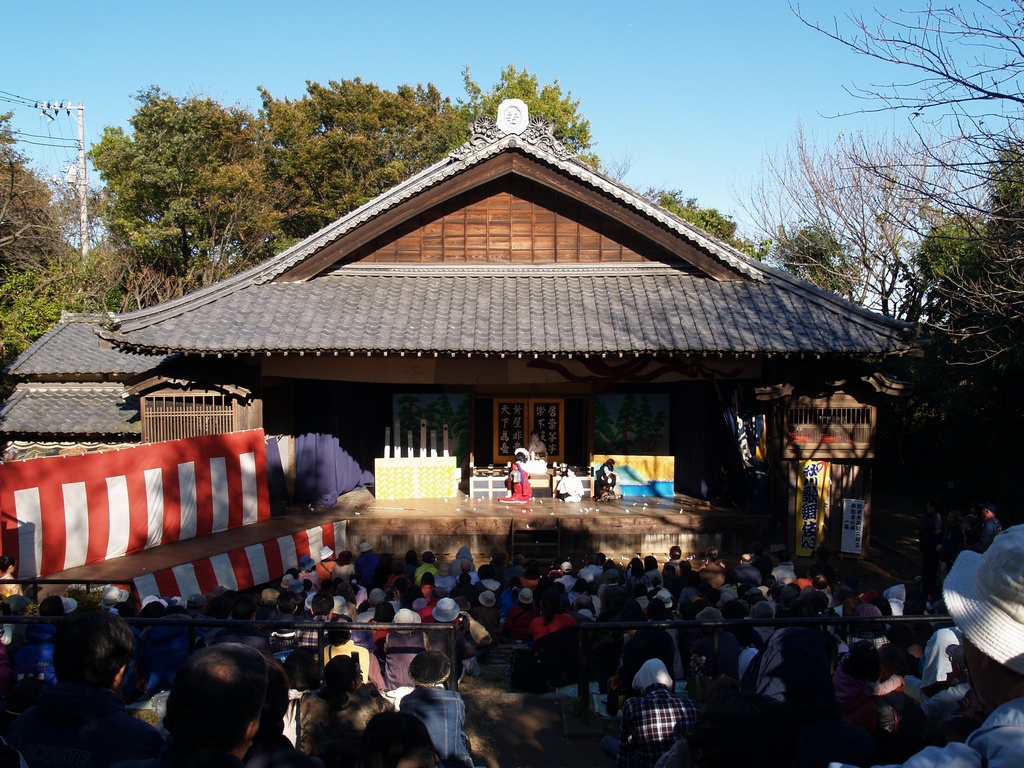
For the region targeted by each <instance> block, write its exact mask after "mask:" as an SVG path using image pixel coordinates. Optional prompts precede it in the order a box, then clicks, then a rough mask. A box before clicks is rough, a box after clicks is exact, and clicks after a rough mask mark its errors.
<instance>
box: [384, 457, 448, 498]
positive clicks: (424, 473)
mask: <svg viewBox="0 0 1024 768" xmlns="http://www.w3.org/2000/svg"><path fill="white" fill-rule="evenodd" d="M373 468H374V478H375V480H376V497H377V498H378V499H450V498H453V497H454V496H456V495H457V494H458V492H459V477H458V474H457V472H458V465H457V464H456V459H455V457H454V456H429V457H419V458H415V457H414V458H401V459H376V460H375V461H374V466H373Z"/></svg>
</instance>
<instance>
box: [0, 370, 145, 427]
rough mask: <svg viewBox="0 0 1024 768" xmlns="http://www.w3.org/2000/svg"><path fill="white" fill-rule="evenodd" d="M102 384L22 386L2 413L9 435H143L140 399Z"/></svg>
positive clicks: (113, 385)
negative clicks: (125, 397)
mask: <svg viewBox="0 0 1024 768" xmlns="http://www.w3.org/2000/svg"><path fill="white" fill-rule="evenodd" d="M123 394H124V387H123V386H122V385H121V384H116V383H101V384H19V385H18V386H17V387H16V388H15V390H14V394H12V395H11V396H10V397H9V398H8V399H7V401H6V402H5V403H4V405H3V408H2V409H0V432H3V433H6V434H8V435H12V434H31V435H130V434H137V433H140V432H141V431H142V429H141V425H140V423H139V400H138V398H137V397H131V398H128V399H122V396H123Z"/></svg>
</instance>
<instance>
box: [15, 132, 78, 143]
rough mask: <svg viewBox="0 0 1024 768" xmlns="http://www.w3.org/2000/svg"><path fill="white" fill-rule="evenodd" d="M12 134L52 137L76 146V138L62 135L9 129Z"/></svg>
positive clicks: (31, 137)
mask: <svg viewBox="0 0 1024 768" xmlns="http://www.w3.org/2000/svg"><path fill="white" fill-rule="evenodd" d="M11 133H12V134H13V135H14V136H27V137H28V138H30V139H53V140H54V141H67V142H70V143H71V144H72V145H73V146H78V139H73V138H67V139H65V138H64V137H63V136H54V135H52V134H46V133H26V132H25V131H11Z"/></svg>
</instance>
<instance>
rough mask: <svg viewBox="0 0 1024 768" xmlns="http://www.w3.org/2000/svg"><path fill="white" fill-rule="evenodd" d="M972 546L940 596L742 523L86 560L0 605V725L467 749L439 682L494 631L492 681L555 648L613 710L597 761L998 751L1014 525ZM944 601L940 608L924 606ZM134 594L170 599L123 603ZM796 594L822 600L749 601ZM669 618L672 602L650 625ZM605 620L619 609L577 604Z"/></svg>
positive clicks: (806, 763)
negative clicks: (179, 565)
mask: <svg viewBox="0 0 1024 768" xmlns="http://www.w3.org/2000/svg"><path fill="white" fill-rule="evenodd" d="M940 543H941V542H940ZM982 549H983V548H982V546H981V545H980V544H979V545H978V546H976V547H975V548H973V549H971V548H962V549H961V551H960V552H959V553H958V556H957V558H956V560H955V562H954V563H953V565H952V567H951V568H950V570H949V571H948V572H947V573H945V574H944V593H943V596H944V597H939V596H938V595H936V594H932V595H931V596H926V595H924V594H922V592H921V591H920V589H919V588H918V586H917V585H916V584H911V585H909V586H910V589H908V588H907V586H905V585H902V584H893V585H890V586H889V588H887V589H884V590H882V591H879V590H877V589H861V588H860V586H859V585H858V583H857V582H856V580H855V579H852V578H850V577H847V578H846V579H845V580H843V579H842V578H840V576H839V575H838V574H837V572H836V569H835V568H834V567H833V565H832V564H831V563H830V561H829V554H828V552H827V551H826V550H824V549H819V550H818V551H817V552H816V556H815V558H814V560H813V562H811V563H809V564H807V565H801V566H800V567H799V568H798V567H797V566H796V565H795V564H794V560H793V558H792V557H791V556H790V555H789V553H787V552H785V551H776V552H774V553H773V554H768V553H767V552H766V551H765V547H763V546H761V545H760V544H757V543H754V544H752V546H750V547H749V550H750V551H749V552H746V553H743V554H741V555H739V556H738V557H735V558H729V559H728V560H727V559H726V558H723V557H722V556H721V554H720V553H719V552H718V551H717V550H716V549H714V548H709V549H707V550H706V551H705V552H703V554H702V556H700V557H698V558H684V557H683V553H682V551H681V549H680V548H679V547H672V548H671V549H670V551H669V552H668V553H667V557H662V558H659V557H655V556H653V555H651V556H647V557H645V558H640V557H636V558H633V559H631V560H630V561H629V562H628V563H624V562H616V561H615V560H614V559H613V558H609V557H605V556H604V555H603V554H601V553H593V554H591V555H589V556H588V557H587V558H586V562H585V563H580V564H579V565H580V566H581V567H577V566H576V565H574V564H573V563H572V562H570V561H566V562H561V563H541V562H538V561H536V560H527V559H525V558H524V557H522V556H521V555H517V556H516V557H514V558H509V557H508V556H507V555H506V554H505V553H500V552H499V553H495V554H493V555H492V556H491V557H489V558H488V561H487V562H482V563H479V564H478V563H477V562H476V560H475V559H474V555H473V554H472V553H471V552H470V550H469V548H468V547H461V548H460V549H459V550H458V551H457V552H456V554H455V556H454V557H451V558H439V557H437V556H435V554H434V553H433V552H429V551H426V552H416V551H409V552H407V553H406V554H405V556H404V558H398V557H395V556H393V555H390V554H385V553H377V552H375V551H374V549H373V547H372V546H371V544H370V543H369V542H365V541H364V542H361V543H360V544H359V546H358V547H357V548H356V550H357V552H355V553H353V552H349V551H342V552H339V553H337V554H336V553H335V552H334V551H333V550H332V549H331V548H329V547H324V548H323V549H322V550H321V551H320V552H319V553H318V555H319V556H318V557H317V558H315V559H314V558H313V557H309V556H306V557H303V558H301V560H300V561H299V562H298V564H297V567H296V568H293V569H292V570H291V571H289V572H288V573H287V574H286V575H285V576H284V578H283V579H282V580H281V581H280V583H276V584H274V585H272V586H266V587H265V588H263V589H262V590H260V591H256V592H252V593H250V592H239V593H233V592H231V591H230V590H226V589H217V590H215V591H214V592H213V593H210V594H207V595H192V596H188V597H187V598H183V597H157V596H148V597H146V598H145V599H143V600H142V601H141V604H139V605H137V604H136V601H135V600H134V598H133V596H132V595H130V594H129V593H128V592H127V591H126V590H122V589H120V588H119V587H116V586H110V587H108V588H106V589H105V590H104V591H103V592H102V596H101V600H100V602H99V605H98V606H96V609H93V610H88V609H87V607H86V606H81V607H80V606H78V605H77V604H76V603H75V601H74V600H71V599H70V598H62V597H59V596H51V597H48V598H46V599H45V600H43V601H42V602H41V603H40V604H39V606H38V612H39V614H40V615H42V616H70V617H72V618H71V620H70V621H65V622H55V624H47V623H31V624H16V623H11V624H6V625H4V628H3V633H2V637H0V640H2V643H0V694H2V695H4V696H5V701H6V708H5V710H6V711H5V713H4V716H3V718H2V719H0V733H3V734H4V736H5V738H6V739H7V742H8V744H9V745H10V746H11V747H13V748H15V749H17V750H18V751H19V752H20V754H21V756H22V757H23V758H24V760H25V761H26V763H27V764H28V765H29V766H30V767H33V768H34V767H35V766H49V765H71V764H74V765H81V766H107V765H112V764H114V763H120V762H124V761H128V762H132V763H133V764H140V763H139V761H148V762H146V765H151V766H161V765H225V766H226V765H240V764H245V765H253V766H257V767H258V768H262V766H264V765H265V766H270V765H286V766H291V765H294V766H301V767H302V768H310V767H311V766H318V765H323V766H328V765H331V766H333V765H338V766H352V765H365V766H374V768H376V767H377V766H380V768H384V767H385V766H387V768H393V767H394V766H398V765H402V766H415V765H420V764H422V765H424V766H431V765H435V764H437V763H442V764H444V765H445V766H452V767H453V768H454V767H456V766H458V767H459V768H470V767H471V766H473V765H474V759H473V756H472V755H473V753H472V750H471V745H470V744H469V741H468V739H467V738H466V733H465V720H466V707H465V703H464V701H463V700H462V697H461V695H460V694H459V693H458V690H457V686H452V685H449V684H448V681H449V679H450V678H451V677H453V676H454V677H456V678H462V677H464V676H466V675H474V674H478V672H479V663H480V662H481V661H483V660H486V659H487V657H488V655H489V654H491V653H492V650H493V649H494V648H495V647H496V646H498V645H499V644H503V645H505V647H506V650H507V651H508V655H509V657H510V659H511V661H510V664H509V670H508V673H509V677H510V679H511V685H512V686H513V687H514V688H519V689H521V690H524V691H535V692H542V691H550V690H554V689H557V688H559V687H561V686H567V685H572V684H575V683H577V682H578V675H579V674H581V673H582V674H583V675H584V676H585V679H586V682H587V683H592V684H593V685H594V687H595V688H596V689H597V691H598V694H597V695H598V696H599V701H600V704H601V706H602V707H603V709H604V712H603V714H605V715H608V716H610V717H619V718H620V721H619V726H618V729H617V733H616V734H614V735H613V734H609V735H608V736H607V737H606V738H605V739H604V740H603V742H602V747H603V748H604V750H605V752H606V753H607V754H608V755H609V758H610V761H611V760H614V762H615V765H616V766H617V768H653V767H654V766H658V768H671V767H672V766H677V765H678V766H697V767H698V768H704V767H705V766H723V765H734V764H739V763H740V762H741V761H743V762H746V761H747V760H750V759H756V760H757V764H758V765H759V766H762V767H764V768H771V767H772V766H787V768H790V767H791V766H799V768H807V767H810V766H822V767H823V768H824V766H827V765H829V764H830V763H833V762H835V763H836V764H842V765H856V766H867V765H874V764H876V763H892V764H900V763H902V764H904V765H906V766H908V767H910V766H912V767H913V768H920V767H921V766H931V765H940V764H942V765H951V766H960V765H988V766H998V765H1005V766H1010V765H1024V557H1022V554H1024V527H1020V528H1009V529H1007V530H1006V531H1000V532H998V533H997V535H994V536H993V537H992V539H991V540H990V541H988V542H987V543H986V546H985V548H984V551H981V550H982ZM940 560H941V557H940ZM2 565H4V563H2V562H0V566H2ZM937 578H938V576H937ZM0 581H2V579H0ZM0 586H3V585H2V584H0ZM10 586H15V585H10ZM929 597H930V599H928V598H929ZM2 606H3V611H4V613H5V614H19V613H22V614H23V613H24V612H25V611H26V609H27V608H28V606H29V601H28V599H27V598H25V597H24V596H23V595H21V594H18V592H17V590H16V589H10V588H8V589H7V590H6V597H5V600H4V601H3V603H2ZM947 611H948V614H949V615H950V616H951V617H952V621H948V620H945V619H941V618H940V619H938V620H933V619H930V618H929V614H933V615H935V616H938V617H944V616H945V615H946V613H947ZM135 616H138V617H143V618H153V619H171V620H172V621H165V622H162V623H161V624H160V625H154V626H147V627H144V628H142V627H140V626H137V625H133V626H131V627H130V626H129V624H128V623H126V622H125V621H124V620H123V619H124V618H131V617H135ZM898 616H904V617H907V616H919V617H920V620H917V621H909V620H902V621H894V620H892V618H891V617H898ZM813 617H819V618H822V619H830V621H819V622H817V623H813V624H807V625H801V626H785V627H782V628H777V627H776V626H775V625H774V624H773V622H774V621H775V620H777V619H784V618H813ZM174 619H178V621H173V620H174ZM210 620H219V621H218V622H217V624H216V626H212V625H211V626H209V627H204V626H203V622H204V621H207V622H208V621H210ZM253 620H256V621H262V622H272V621H275V620H289V621H292V622H297V623H298V625H297V626H296V627H278V628H276V629H272V630H265V629H261V628H259V627H258V626H255V625H253V624H252V623H250V622H251V621H253ZM680 620H682V621H692V622H696V623H692V624H688V625H683V626H678V625H677V626H665V623H666V622H675V621H680ZM730 620H731V621H730ZM758 620H760V621H758ZM844 620H845V621H844ZM236 621H237V622H238V625H237V627H236V626H232V622H236ZM612 622H615V623H617V624H619V625H621V624H625V625H626V628H625V629H622V628H621V627H620V626H616V627H612V628H609V629H602V628H601V626H600V625H601V624H605V623H612ZM179 624H180V626H179ZM374 624H383V625H389V627H385V628H381V629H379V630H376V629H374V628H373V625H374ZM429 624H448V625H451V628H452V629H451V631H446V632H437V631H430V630H426V629H424V625H429ZM584 624H590V625H592V626H591V627H590V628H588V629H587V630H586V631H585V635H586V643H585V645H584V647H585V648H586V650H587V652H586V655H585V657H584V658H583V659H581V658H580V656H579V649H580V642H579V640H580V633H581V627H582V625H584ZM189 625H193V626H195V627H196V631H195V633H194V638H195V640H194V641H192V640H190V634H189ZM307 625H308V626H307ZM394 625H398V628H395V627H394ZM195 645H198V649H196V648H194V647H193V646H195ZM453 660H454V664H453ZM581 662H582V663H581ZM570 690H571V689H570ZM147 700H149V701H153V702H160V703H159V705H158V707H157V708H159V709H164V708H165V710H166V711H165V712H164V714H163V718H162V721H161V726H160V729H159V730H158V729H156V728H153V727H151V726H149V725H147V724H146V723H144V722H142V721H141V720H138V719H135V718H133V717H131V716H130V715H128V714H126V712H125V702H126V701H127V702H142V701H147ZM732 733H737V734H744V738H738V739H737V738H733V737H731V736H730V734H732ZM758 735H761V736H762V737H763V739H764V740H767V739H770V740H771V743H772V745H773V746H772V749H770V750H764V749H763V746H762V744H763V740H762V739H761V738H757V736H758ZM751 737H754V738H751ZM0 758H2V756H0ZM610 761H609V762H610Z"/></svg>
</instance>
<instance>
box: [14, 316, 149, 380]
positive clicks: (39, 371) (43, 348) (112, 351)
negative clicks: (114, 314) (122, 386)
mask: <svg viewBox="0 0 1024 768" xmlns="http://www.w3.org/2000/svg"><path fill="white" fill-rule="evenodd" d="M104 319H105V317H104V316H103V315H86V314H71V313H65V314H64V315H62V316H61V319H60V322H58V323H57V324H56V325H55V326H53V328H51V329H50V330H49V331H47V332H46V333H45V334H43V335H42V336H40V337H39V338H38V339H37V340H36V341H35V343H33V344H32V345H31V346H30V347H29V348H28V349H26V350H25V351H24V352H22V353H21V354H20V355H18V357H17V358H15V360H14V361H13V362H12V363H11V364H10V365H8V366H7V368H6V370H5V372H6V373H8V374H11V375H13V376H18V377H19V378H22V379H39V378H47V377H56V376H62V377H69V376H109V377H114V378H124V377H125V376H128V375H133V374H137V373H142V372H143V371H147V370H149V369H150V368H153V367H154V366H156V365H157V364H158V363H160V361H161V360H163V359H164V358H163V356H159V357H153V356H152V355H140V354H134V353H130V352H125V351H124V350H122V349H117V348H116V347H113V346H111V344H110V343H109V342H105V341H103V340H102V339H101V338H100V337H99V336H98V335H97V333H96V332H97V330H98V329H99V327H100V324H101V322H102V321H103V320H104Z"/></svg>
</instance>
